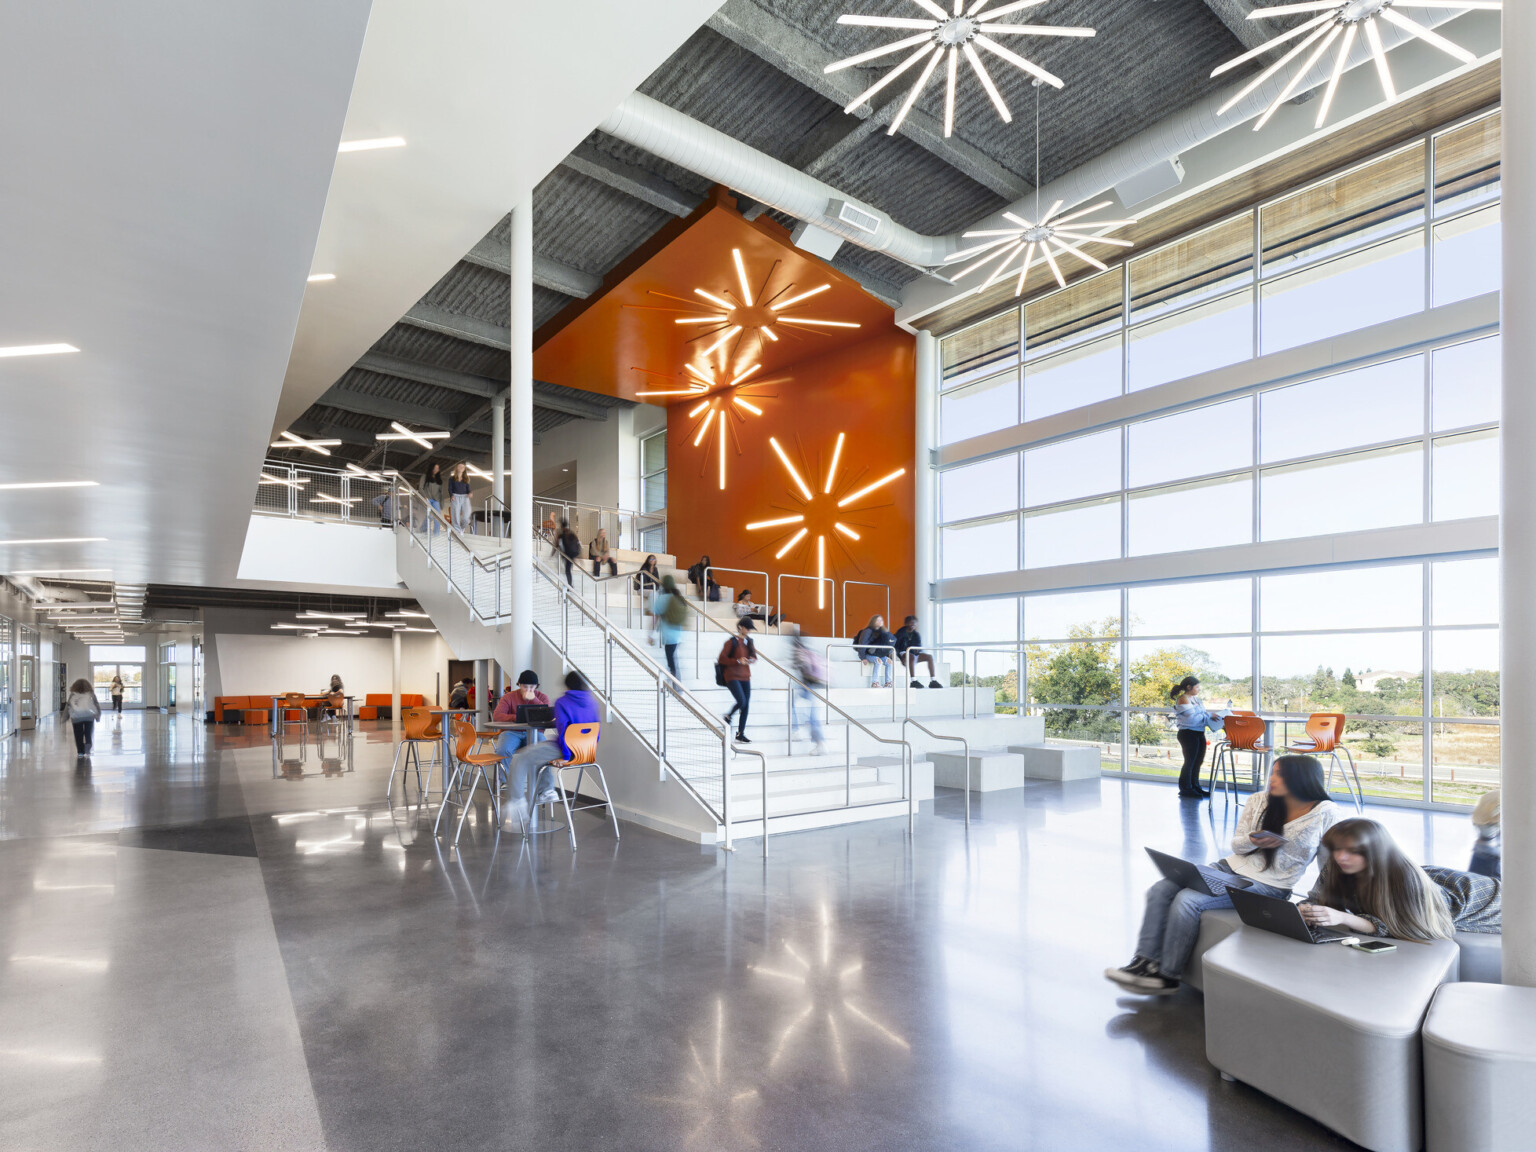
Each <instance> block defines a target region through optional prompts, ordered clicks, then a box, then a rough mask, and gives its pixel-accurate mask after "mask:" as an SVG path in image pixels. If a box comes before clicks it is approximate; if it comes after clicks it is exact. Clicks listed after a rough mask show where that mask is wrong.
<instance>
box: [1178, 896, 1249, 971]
mask: <svg viewBox="0 0 1536 1152" xmlns="http://www.w3.org/2000/svg"><path fill="white" fill-rule="evenodd" d="M1242 926H1243V918H1242V917H1241V916H1239V915H1238V914H1237V913H1236V912H1235V911H1234V910H1233V909H1231V908H1213V909H1212V910H1211V911H1209V912H1206V913H1204V914H1203V915H1202V916H1201V917H1200V935H1199V936H1197V937H1196V938H1195V950H1194V951H1193V952H1191V953H1190V955H1189V963H1188V964H1186V965H1185V966H1184V983H1186V984H1188V985H1189V986H1190V987H1191V988H1199V989H1201V990H1203V989H1204V988H1205V970H1204V967H1203V966H1202V964H1201V960H1202V959H1203V958H1204V956H1205V954H1206V953H1207V952H1209V951H1210V950H1211V949H1212V948H1214V947H1216V945H1218V944H1220V943H1221V942H1222V941H1223V940H1225V939H1226V938H1227V937H1228V936H1230V935H1232V933H1234V932H1236V931H1237V930H1238V929H1239V928H1241V927H1242Z"/></svg>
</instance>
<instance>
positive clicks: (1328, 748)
mask: <svg viewBox="0 0 1536 1152" xmlns="http://www.w3.org/2000/svg"><path fill="white" fill-rule="evenodd" d="M1285 750H1286V751H1287V752H1293V753H1296V754H1297V755H1299V756H1319V757H1321V756H1327V757H1328V780H1327V783H1326V784H1325V785H1324V787H1325V788H1327V789H1328V790H1329V791H1330V792H1331V791H1333V770H1334V769H1335V768H1337V769H1338V770H1339V776H1340V777H1341V778H1342V779H1343V781H1344V791H1346V792H1348V793H1349V797H1350V799H1351V800H1353V801H1354V803H1355V811H1356V812H1359V811H1361V810H1363V808H1364V806H1365V791H1364V789H1362V788H1361V787H1360V773H1359V772H1358V771H1356V769H1355V758H1354V756H1352V755H1351V754H1350V751H1349V749H1348V748H1346V747H1345V746H1344V713H1342V712H1314V713H1312V715H1310V716H1308V717H1307V735H1306V738H1305V739H1303V740H1294V741H1292V742H1291V743H1290V744H1287V745H1286V748H1285ZM1340 752H1342V753H1344V757H1345V760H1346V761H1347V762H1348V763H1349V771H1348V772H1347V773H1346V772H1345V771H1344V761H1341V760H1340V759H1339V753H1340ZM1351 776H1353V777H1354V784H1353V786H1351V784H1350V777H1351Z"/></svg>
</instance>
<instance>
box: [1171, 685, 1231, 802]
mask: <svg viewBox="0 0 1536 1152" xmlns="http://www.w3.org/2000/svg"><path fill="white" fill-rule="evenodd" d="M1168 694H1169V695H1170V696H1172V697H1173V723H1174V727H1176V728H1177V729H1178V730H1179V747H1180V748H1181V749H1182V750H1183V752H1184V767H1183V768H1182V769H1180V771H1179V796H1180V798H1181V799H1185V800H1198V799H1200V798H1202V797H1205V796H1209V795H1210V794H1211V793H1210V791H1209V790H1208V789H1205V788H1202V787H1200V767H1201V765H1203V764H1204V763H1205V747H1206V739H1205V730H1206V729H1207V728H1209V729H1211V730H1212V731H1217V730H1219V729H1220V728H1221V726H1222V725H1221V720H1222V717H1223V716H1225V715H1227V713H1226V712H1225V711H1220V712H1208V711H1206V708H1205V705H1204V704H1202V703H1201V702H1200V680H1199V678H1198V677H1195V676H1186V677H1184V679H1182V680H1180V681H1179V682H1178V683H1177V684H1175V685H1174V686H1173V687H1172V688H1170V689H1169V690H1168ZM1228 703H1231V701H1228Z"/></svg>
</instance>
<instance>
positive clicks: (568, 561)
mask: <svg viewBox="0 0 1536 1152" xmlns="http://www.w3.org/2000/svg"><path fill="white" fill-rule="evenodd" d="M555 547H556V548H558V549H560V559H561V560H562V561H564V562H565V582H566V583H567V584H574V583H575V581H574V580H573V579H572V578H571V565H572V563H573V562H574V561H575V560H576V559H577V558H578V557H580V556H581V541H580V540H579V539H578V538H577V536H576V533H574V532H572V531H571V522H570V521H569V520H562V521H560V535H559V536H557V537H556V538H555Z"/></svg>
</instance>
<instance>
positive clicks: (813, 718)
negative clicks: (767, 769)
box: [789, 684, 823, 747]
mask: <svg viewBox="0 0 1536 1152" xmlns="http://www.w3.org/2000/svg"><path fill="white" fill-rule="evenodd" d="M792 689H793V690H792V691H791V693H790V697H789V738H790V739H791V740H793V739H794V738H795V733H797V732H799V731H800V709H799V707H798V705H799V703H800V701H801V700H802V699H804V700H805V701H806V702H807V703H809V704H810V707H809V708H807V709H806V710H805V723H806V726H807V727H808V728H810V730H811V739H812V740H814V741H815V742H816V744H817V746H818V747H820V746H821V744H822V743H823V741H822V738H821V718H820V717H819V716H817V714H816V709H817V701H816V697H814V696H812V695H811V690H810V689H809V688H807V687H806V686H805V685H804V684H794V685H792Z"/></svg>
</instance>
